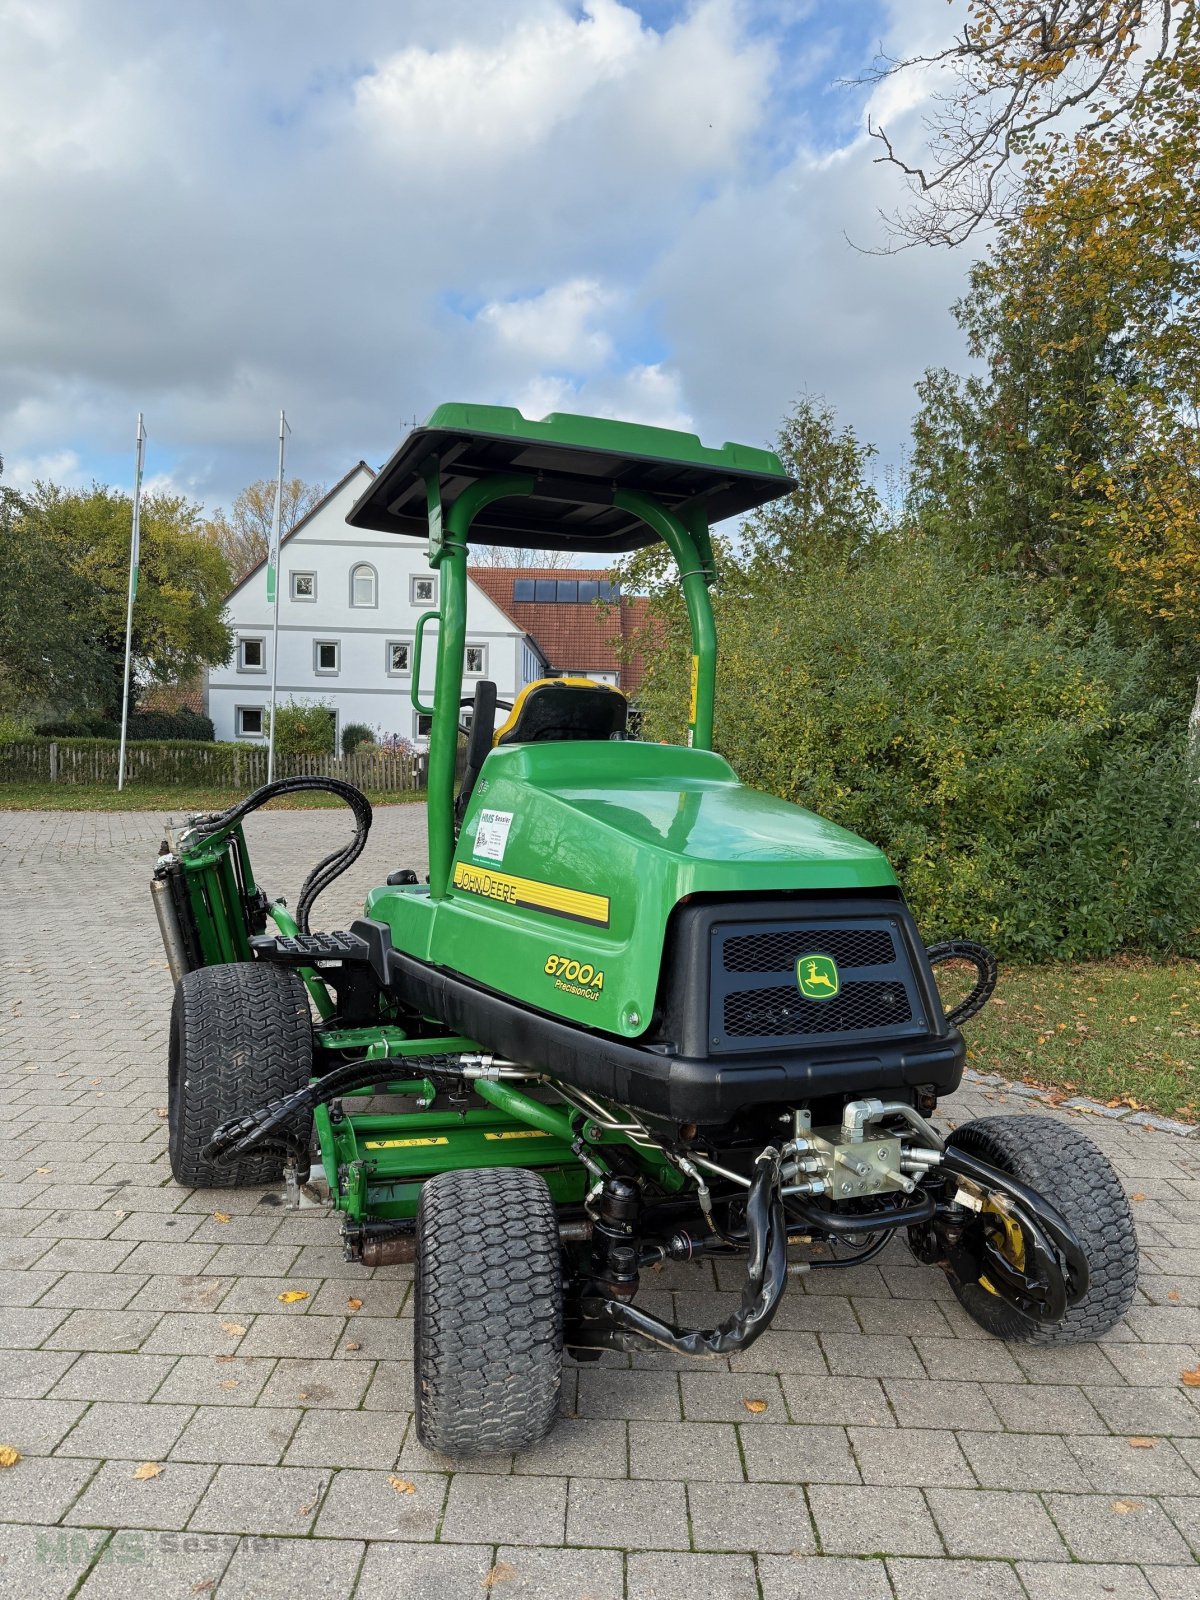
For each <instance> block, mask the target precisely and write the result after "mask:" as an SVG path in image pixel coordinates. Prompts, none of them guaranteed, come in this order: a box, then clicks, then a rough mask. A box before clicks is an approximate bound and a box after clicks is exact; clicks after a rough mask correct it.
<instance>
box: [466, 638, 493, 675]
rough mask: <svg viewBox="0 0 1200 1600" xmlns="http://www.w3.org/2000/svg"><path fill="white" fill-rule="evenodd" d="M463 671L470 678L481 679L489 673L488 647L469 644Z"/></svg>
mask: <svg viewBox="0 0 1200 1600" xmlns="http://www.w3.org/2000/svg"><path fill="white" fill-rule="evenodd" d="M463 670H464V672H465V673H466V674H467V676H468V677H469V678H481V677H482V676H483V674H484V673H485V672H486V671H487V645H485V644H469V645H468V646H467V648H466V652H465V659H464V662H463Z"/></svg>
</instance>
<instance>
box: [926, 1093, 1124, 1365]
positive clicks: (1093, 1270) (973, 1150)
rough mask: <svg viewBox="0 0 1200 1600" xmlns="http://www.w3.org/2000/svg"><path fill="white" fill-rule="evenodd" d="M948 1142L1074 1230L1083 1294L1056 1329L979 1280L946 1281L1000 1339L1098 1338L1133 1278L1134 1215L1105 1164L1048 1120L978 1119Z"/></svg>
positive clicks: (1087, 1144) (1068, 1130) (1120, 1311)
mask: <svg viewBox="0 0 1200 1600" xmlns="http://www.w3.org/2000/svg"><path fill="white" fill-rule="evenodd" d="M947 1142H948V1143H949V1144H951V1145H957V1146H958V1148H959V1149H960V1150H964V1151H966V1152H967V1153H968V1154H970V1155H973V1156H977V1157H978V1158H979V1159H980V1160H981V1161H986V1162H988V1163H989V1164H990V1165H991V1166H993V1167H998V1168H999V1169H1000V1170H1001V1171H1002V1172H1007V1173H1009V1174H1010V1175H1011V1176H1012V1177H1014V1178H1016V1179H1018V1180H1019V1181H1020V1182H1021V1183H1024V1184H1027V1185H1028V1187H1029V1188H1031V1189H1034V1190H1036V1191H1037V1192H1038V1193H1039V1194H1040V1195H1041V1196H1042V1197H1043V1198H1044V1199H1046V1200H1048V1201H1049V1202H1050V1204H1051V1205H1052V1206H1053V1207H1054V1208H1055V1210H1056V1211H1058V1212H1059V1213H1060V1214H1061V1216H1062V1218H1063V1220H1064V1221H1065V1222H1066V1223H1067V1224H1068V1225H1069V1226H1070V1228H1071V1229H1072V1230H1073V1232H1074V1234H1075V1237H1076V1238H1077V1239H1078V1240H1079V1243H1080V1244H1081V1246H1082V1247H1083V1253H1084V1256H1085V1257H1086V1259H1087V1266H1088V1287H1087V1292H1086V1293H1085V1294H1084V1296H1083V1298H1082V1299H1081V1300H1080V1301H1079V1302H1078V1304H1077V1305H1074V1306H1072V1307H1071V1308H1070V1309H1069V1310H1068V1311H1067V1312H1066V1314H1065V1315H1064V1316H1063V1317H1062V1318H1061V1319H1060V1320H1059V1321H1058V1322H1054V1323H1048V1324H1047V1323H1037V1322H1034V1321H1032V1320H1031V1319H1030V1318H1029V1317H1027V1316H1024V1315H1023V1314H1022V1313H1021V1312H1020V1311H1018V1310H1017V1308H1016V1307H1015V1306H1011V1305H1009V1304H1008V1302H1007V1301H1006V1300H1004V1299H1002V1298H1001V1297H1000V1296H999V1295H998V1294H997V1293H996V1292H995V1291H994V1290H993V1289H991V1288H989V1286H988V1284H987V1282H986V1279H984V1278H981V1279H980V1280H979V1281H978V1282H975V1283H969V1282H968V1283H962V1282H958V1281H956V1280H955V1279H953V1278H952V1279H951V1283H952V1286H953V1288H954V1292H955V1294H956V1295H957V1296H958V1298H959V1300H960V1301H961V1303H962V1305H963V1306H964V1308H965V1309H966V1310H967V1311H968V1312H969V1313H970V1315H971V1316H972V1317H973V1318H974V1319H975V1321H976V1322H977V1323H979V1325H980V1327H982V1328H986V1329H987V1331H988V1332H989V1333H991V1334H995V1336H996V1337H997V1338H998V1339H1008V1340H1017V1341H1025V1342H1027V1343H1031V1344H1079V1343H1082V1342H1084V1341H1085V1340H1091V1339H1099V1338H1102V1337H1103V1335H1104V1334H1106V1333H1107V1332H1108V1331H1109V1329H1110V1328H1112V1327H1114V1326H1115V1325H1116V1323H1117V1322H1119V1321H1120V1319H1121V1318H1122V1317H1123V1316H1124V1315H1125V1313H1126V1311H1128V1310H1129V1307H1130V1305H1131V1304H1132V1303H1133V1296H1134V1293H1135V1291H1136V1289H1137V1277H1138V1244H1137V1233H1136V1231H1135V1229H1134V1224H1133V1213H1132V1211H1131V1210H1130V1208H1129V1201H1128V1199H1127V1198H1126V1195H1125V1190H1124V1189H1123V1188H1122V1186H1121V1180H1120V1178H1118V1176H1117V1174H1116V1172H1115V1171H1114V1169H1113V1166H1112V1163H1111V1162H1110V1161H1109V1159H1108V1157H1107V1156H1106V1155H1105V1154H1104V1153H1103V1151H1102V1150H1100V1149H1099V1148H1098V1146H1096V1145H1095V1144H1093V1143H1092V1141H1091V1140H1090V1139H1089V1138H1088V1137H1087V1135H1086V1134H1084V1133H1081V1132H1080V1131H1079V1129H1078V1128H1073V1127H1071V1126H1070V1124H1068V1123H1062V1122H1057V1121H1055V1120H1054V1119H1053V1118H1050V1117H1033V1116H1030V1117H982V1118H980V1120H979V1121H977V1122H967V1123H964V1124H963V1126H962V1127H960V1128H955V1130H954V1131H953V1133H951V1134H950V1136H949V1139H948V1141H947ZM981 1225H986V1224H984V1222H983V1219H982V1218H981Z"/></svg>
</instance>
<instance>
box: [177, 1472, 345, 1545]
mask: <svg viewBox="0 0 1200 1600" xmlns="http://www.w3.org/2000/svg"><path fill="white" fill-rule="evenodd" d="M167 1470H171V1471H174V1470H175V1468H174V1465H173V1464H172V1466H171V1468H170V1469H166V1468H164V1472H165V1471H167ZM329 1476H330V1475H329V1473H328V1472H325V1471H322V1470H321V1469H320V1468H318V1467H248V1466H224V1467H218V1468H217V1472H216V1476H215V1477H214V1478H213V1480H212V1482H211V1483H210V1484H209V1486H208V1488H207V1490H206V1491H205V1494H204V1498H203V1499H202V1500H201V1502H200V1504H199V1505H198V1506H197V1508H196V1511H195V1514H194V1515H193V1517H192V1520H191V1522H190V1523H189V1524H188V1526H189V1527H191V1528H198V1529H201V1530H206V1531H208V1532H210V1533H290V1534H299V1533H307V1532H308V1530H309V1529H310V1528H311V1527H312V1524H313V1521H314V1519H315V1517H316V1514H317V1507H318V1506H319V1505H320V1503H321V1500H322V1498H323V1496H324V1494H325V1490H326V1488H327V1487H328V1485H329Z"/></svg>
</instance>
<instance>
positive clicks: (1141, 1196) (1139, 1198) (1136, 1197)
mask: <svg viewBox="0 0 1200 1600" xmlns="http://www.w3.org/2000/svg"><path fill="white" fill-rule="evenodd" d="M1129 1198H1130V1199H1131V1200H1132V1201H1134V1203H1135V1204H1136V1203H1138V1202H1139V1201H1142V1200H1144V1199H1145V1198H1146V1196H1145V1195H1144V1194H1143V1193H1142V1191H1141V1190H1140V1189H1139V1190H1138V1192H1137V1193H1136V1194H1131V1195H1130V1196H1129Z"/></svg>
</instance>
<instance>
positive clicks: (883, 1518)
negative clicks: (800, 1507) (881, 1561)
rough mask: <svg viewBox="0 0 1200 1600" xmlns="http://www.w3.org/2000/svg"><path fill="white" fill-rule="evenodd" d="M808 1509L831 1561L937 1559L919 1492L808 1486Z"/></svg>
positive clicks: (936, 1542) (938, 1546)
mask: <svg viewBox="0 0 1200 1600" xmlns="http://www.w3.org/2000/svg"><path fill="white" fill-rule="evenodd" d="M808 1503H809V1505H810V1506H811V1507H812V1514H813V1519H814V1521H815V1522H816V1525H817V1533H818V1535H819V1537H820V1540H821V1548H822V1550H824V1551H826V1552H828V1553H829V1554H830V1555H913V1556H940V1555H941V1554H942V1541H941V1539H940V1537H939V1536H938V1530H937V1527H936V1525H935V1523H934V1520H933V1518H932V1517H931V1516H930V1514H929V1508H928V1506H927V1505H926V1504H925V1500H924V1498H923V1496H922V1494H921V1491H920V1490H919V1489H911V1488H901V1489H894V1488H887V1489H881V1488H876V1487H874V1486H871V1487H863V1488H859V1489H856V1488H835V1487H833V1486H832V1485H829V1484H821V1483H817V1484H812V1485H811V1486H810V1487H809V1490H808Z"/></svg>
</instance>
